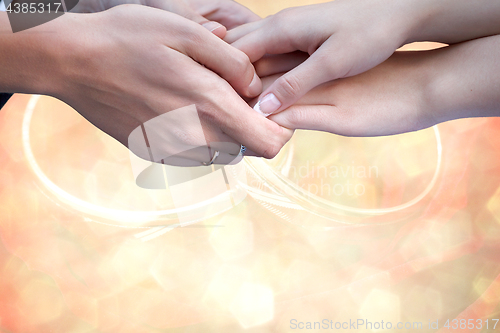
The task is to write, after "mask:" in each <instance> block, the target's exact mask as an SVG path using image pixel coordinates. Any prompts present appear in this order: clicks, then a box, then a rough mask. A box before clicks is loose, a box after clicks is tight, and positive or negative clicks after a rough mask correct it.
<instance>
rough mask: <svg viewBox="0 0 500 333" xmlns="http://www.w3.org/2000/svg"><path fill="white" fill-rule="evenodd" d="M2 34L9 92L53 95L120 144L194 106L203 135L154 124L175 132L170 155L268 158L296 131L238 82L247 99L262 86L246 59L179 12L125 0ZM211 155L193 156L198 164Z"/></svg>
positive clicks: (165, 146) (166, 147)
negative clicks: (243, 149) (269, 115)
mask: <svg viewBox="0 0 500 333" xmlns="http://www.w3.org/2000/svg"><path fill="white" fill-rule="evenodd" d="M42 32H45V33H42ZM0 39H1V40H0V44H1V45H2V46H4V45H5V46H6V48H3V47H2V48H1V49H0V52H1V54H2V61H3V62H4V65H5V68H7V69H6V70H4V71H2V73H1V75H0V86H2V84H5V85H4V87H5V91H9V92H10V91H12V92H26V93H40V94H46V95H51V96H55V97H57V98H59V99H61V100H63V101H64V102H66V103H68V104H69V105H71V106H72V107H74V108H75V109H76V110H77V111H78V112H79V113H81V114H82V115H83V116H84V117H85V118H87V119H88V120H89V121H90V122H92V123H93V124H94V125H95V126H97V127H98V128H100V129H101V130H103V131H104V132H106V133H108V134H109V135H111V136H112V137H114V138H116V139H117V140H118V141H120V142H121V143H123V144H124V145H128V137H129V134H130V133H132V131H133V130H134V129H136V128H138V127H139V126H142V125H143V124H144V123H146V122H147V121H148V120H151V119H153V118H157V117H159V116H161V115H163V114H165V113H168V112H170V111H174V110H186V108H187V110H193V109H192V107H194V108H195V110H196V112H197V117H198V123H199V124H201V127H202V130H203V132H200V131H199V126H198V127H196V126H194V127H190V126H191V125H190V124H189V122H187V123H186V122H183V123H182V124H183V125H182V124H181V123H177V124H176V123H172V126H170V127H169V128H163V127H162V128H156V131H158V132H160V133H157V134H158V135H157V137H159V138H160V139H161V138H162V132H168V133H169V134H168V135H167V136H168V137H169V138H170V141H166V140H164V141H161V142H155V144H156V145H160V147H156V149H157V151H160V152H162V154H164V156H170V155H172V154H177V153H178V152H179V150H185V149H179V146H181V147H184V148H185V147H193V148H196V147H202V146H205V147H206V146H212V144H216V143H220V142H222V143H224V142H229V143H233V144H232V145H231V148H230V149H229V150H228V151H223V150H222V149H223V147H222V148H221V149H220V150H222V151H223V152H225V153H228V154H229V153H231V154H237V153H238V151H239V149H238V148H239V145H240V144H243V145H245V146H247V147H248V149H249V150H250V151H253V153H254V154H256V155H258V156H263V157H266V158H271V157H273V156H275V155H276V154H277V153H278V152H279V150H280V149H281V147H282V146H283V145H284V144H285V142H286V141H287V140H288V139H289V138H290V136H291V131H290V130H287V129H285V128H282V127H280V126H278V125H277V124H276V123H274V122H272V121H270V120H268V119H265V118H264V117H262V116H260V115H258V114H257V113H255V111H253V110H252V109H251V108H250V107H249V106H248V105H247V104H246V103H245V101H244V100H242V99H241V97H240V96H239V95H238V93H237V92H236V91H235V90H234V89H233V87H234V88H235V89H236V90H237V91H238V92H239V93H240V94H242V95H246V96H256V95H257V94H258V93H259V92H260V91H261V84H260V80H259V79H258V78H257V76H256V74H255V71H254V69H253V66H252V65H251V63H250V62H249V60H248V57H247V56H246V55H245V54H244V53H243V52H241V51H239V50H237V49H235V48H233V47H232V46H230V45H229V44H227V43H226V42H224V41H223V40H221V39H220V38H218V37H216V36H214V35H213V34H212V33H210V32H209V31H207V30H206V29H204V28H203V27H201V26H200V25H198V24H196V23H194V22H192V21H189V20H187V19H185V18H183V17H181V16H178V15H175V14H172V13H169V12H166V11H163V10H158V9H154V8H148V7H146V6H137V5H125V6H119V7H115V8H112V9H110V10H107V11H104V12H99V13H95V14H89V15H81V14H72V13H68V14H66V15H64V16H62V17H60V18H58V19H56V20H53V21H51V22H48V23H46V24H43V25H41V26H38V27H36V28H33V29H30V30H29V31H23V32H19V33H16V34H2V36H0ZM21 50H23V51H25V52H21ZM21 53H22V54H23V57H21V56H19V54H21ZM217 74H218V75H217ZM17 78H19V79H17ZM228 82H229V83H228ZM27 85H29V86H27ZM189 106H191V108H189ZM177 116H178V114H177ZM191 116H192V114H191V113H190V115H189V116H188V118H189V117H191ZM189 119H190V118H189ZM186 126H187V127H186ZM193 131H194V132H193ZM148 134H149V133H148ZM172 136H174V139H172ZM163 137H165V136H163ZM215 148H217V149H218V148H219V147H215ZM207 156H208V155H207V153H206V152H205V153H204V154H203V155H202V156H199V157H193V159H195V161H197V162H198V164H197V165H200V162H208V161H209V160H210V156H208V159H207ZM156 160H157V158H156V157H155V161H156ZM217 162H219V161H217Z"/></svg>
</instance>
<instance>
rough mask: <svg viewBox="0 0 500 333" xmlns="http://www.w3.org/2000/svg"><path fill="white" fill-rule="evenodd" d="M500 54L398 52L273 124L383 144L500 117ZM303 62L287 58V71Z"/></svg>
mask: <svg viewBox="0 0 500 333" xmlns="http://www.w3.org/2000/svg"><path fill="white" fill-rule="evenodd" d="M499 53H500V36H490V37H485V38H480V39H476V40H472V41H469V42H466V43H461V44H457V45H453V46H449V47H444V48H440V49H437V50H431V51H418V52H396V53H395V54H394V55H393V56H392V57H390V58H389V59H388V60H387V61H385V62H384V63H382V64H380V65H379V66H377V67H375V68H373V69H371V70H369V71H367V72H365V73H363V74H359V75H356V76H353V77H350V78H345V79H340V80H336V81H331V82H328V83H324V84H322V85H320V86H318V87H316V88H315V89H313V90H311V91H310V92H308V93H307V94H306V95H305V96H303V97H302V98H301V99H300V100H299V101H298V102H297V103H296V104H295V105H292V106H291V107H289V108H287V109H285V110H284V111H282V112H280V113H277V114H274V115H271V116H270V117H269V119H271V120H273V121H275V122H276V123H278V124H280V125H281V126H284V127H287V128H292V129H310V130H321V131H326V132H331V133H336V134H340V135H346V136H378V135H391V134H398V133H404V132H409V131H416V130H419V129H423V128H426V127H429V126H432V125H435V124H438V123H440V122H444V121H448V120H452V119H457V118H466V117H489V116H500V94H499V93H498V91H499V90H498V89H499V87H500V76H498V75H497V73H499V72H500V63H499V62H498V54H499ZM301 59H302V61H304V59H305V56H304V55H300V54H296V55H294V56H293V57H291V56H288V57H282V59H280V60H279V64H280V65H279V66H280V68H281V69H282V70H285V71H287V70H290V69H291V68H293V67H294V66H297V64H298V63H300V61H301ZM275 61H276V60H275V59H272V58H271V59H266V60H265V61H262V62H261V64H260V65H259V66H257V67H256V68H257V72H258V74H259V75H261V76H262V75H265V74H268V73H272V72H274V70H273V68H274V67H275ZM287 65H288V67H286V66H287ZM276 79H279V74H278V75H273V76H270V77H266V78H263V84H264V86H265V87H267V86H270V85H272V83H273V82H275V80H276ZM256 102H257V101H256V100H254V101H253V103H256Z"/></svg>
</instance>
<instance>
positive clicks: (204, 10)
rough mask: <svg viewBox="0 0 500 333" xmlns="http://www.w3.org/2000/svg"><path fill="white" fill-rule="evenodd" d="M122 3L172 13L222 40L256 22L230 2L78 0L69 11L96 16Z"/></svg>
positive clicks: (218, 0)
mask: <svg viewBox="0 0 500 333" xmlns="http://www.w3.org/2000/svg"><path fill="white" fill-rule="evenodd" d="M123 4H137V5H144V6H149V7H154V8H158V9H163V10H166V11H168V12H172V13H176V14H178V15H181V16H183V17H185V18H187V19H189V20H191V21H194V22H196V23H199V24H202V25H205V26H206V27H207V28H208V29H209V30H210V31H212V32H213V33H214V34H216V35H217V36H219V37H221V38H224V36H225V34H226V29H233V28H235V27H237V26H240V25H242V24H246V23H250V22H255V21H258V20H260V17H259V16H258V15H257V14H255V13H254V12H252V11H251V10H250V9H248V8H246V7H245V6H242V5H240V4H239V3H237V2H234V1H232V0H80V1H79V2H78V4H77V5H76V6H75V8H73V9H72V10H71V11H72V12H75V13H96V12H101V11H103V10H106V9H109V8H112V7H115V6H119V5H123Z"/></svg>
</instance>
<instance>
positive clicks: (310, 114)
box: [269, 105, 349, 135]
mask: <svg viewBox="0 0 500 333" xmlns="http://www.w3.org/2000/svg"><path fill="white" fill-rule="evenodd" d="M269 119H270V120H272V121H274V122H276V123H277V124H279V125H280V126H284V127H287V128H292V129H303V130H317V131H324V132H331V133H336V134H343V135H345V134H346V133H348V132H349V131H348V125H347V124H346V121H345V117H343V113H342V112H341V111H340V110H339V109H338V108H337V107H335V106H332V105H293V106H291V107H289V108H288V109H285V110H283V111H282V112H280V113H277V114H273V115H271V116H270V117H269Z"/></svg>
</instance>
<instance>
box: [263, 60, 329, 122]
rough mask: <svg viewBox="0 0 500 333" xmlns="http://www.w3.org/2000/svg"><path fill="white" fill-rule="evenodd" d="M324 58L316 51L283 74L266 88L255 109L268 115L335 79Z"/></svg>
mask: <svg viewBox="0 0 500 333" xmlns="http://www.w3.org/2000/svg"><path fill="white" fill-rule="evenodd" d="M324 59H325V58H324V57H323V56H322V55H321V53H320V52H315V53H313V55H312V56H311V57H309V58H308V59H307V60H306V61H305V62H303V63H302V64H300V65H299V66H297V67H296V68H294V69H292V70H291V71H289V72H288V73H286V74H284V75H282V76H281V77H280V78H279V79H277V80H276V81H275V82H273V83H272V84H271V86H270V87H268V88H267V89H265V90H264V92H263V93H262V94H261V97H260V98H259V101H258V102H257V104H256V105H255V106H254V110H255V111H257V112H258V113H260V114H262V115H264V116H266V117H267V116H269V115H270V114H273V113H277V112H280V111H281V110H284V109H286V108H287V107H289V106H291V105H293V104H294V103H295V102H297V101H298V100H299V99H300V98H301V97H302V96H304V95H305V94H306V93H307V92H308V91H310V90H311V89H313V88H314V87H316V86H318V85H320V84H322V83H324V82H327V81H330V80H332V79H335V78H336V77H332V75H331V72H330V70H329V69H328V65H327V64H325V60H324Z"/></svg>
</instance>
